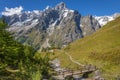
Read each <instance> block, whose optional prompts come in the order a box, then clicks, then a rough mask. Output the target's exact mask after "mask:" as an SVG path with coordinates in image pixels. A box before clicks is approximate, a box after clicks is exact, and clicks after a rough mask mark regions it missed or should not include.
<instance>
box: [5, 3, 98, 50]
mask: <svg viewBox="0 0 120 80" xmlns="http://www.w3.org/2000/svg"><path fill="white" fill-rule="evenodd" d="M3 19H4V20H5V22H7V23H8V25H9V26H10V27H9V28H8V29H7V30H8V31H10V32H11V33H13V36H14V37H15V39H16V40H18V41H19V42H21V43H23V44H29V45H31V46H33V47H34V48H35V49H40V48H41V47H47V46H48V47H50V46H51V47H53V46H54V47H62V46H63V45H67V44H69V43H71V42H73V41H74V40H77V39H80V38H82V37H84V36H87V35H90V34H92V33H93V32H95V31H96V30H98V29H99V28H100V25H99V23H98V21H97V20H95V19H94V17H92V16H81V14H80V13H79V12H78V11H76V10H70V9H68V8H67V7H66V5H65V3H63V2H61V3H60V4H58V5H57V6H55V7H54V8H51V7H47V8H46V9H44V11H39V10H34V11H32V12H29V11H25V12H22V13H20V14H13V15H11V16H5V15H3Z"/></svg>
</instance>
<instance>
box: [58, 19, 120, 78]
mask: <svg viewBox="0 0 120 80" xmlns="http://www.w3.org/2000/svg"><path fill="white" fill-rule="evenodd" d="M65 50H66V51H67V52H68V53H70V55H71V56H72V57H73V58H74V59H75V60H77V61H79V62H80V63H83V64H86V63H88V64H93V65H96V66H97V67H98V68H100V70H101V71H102V72H103V76H105V77H106V78H107V79H108V80H110V79H112V78H113V77H115V76H117V75H118V74H119V73H120V72H119V71H120V17H119V18H117V19H116V20H114V21H111V22H109V23H108V24H107V25H105V26H104V27H102V28H101V29H100V30H98V31H97V32H96V33H94V34H93V35H91V36H87V37H85V38H83V39H80V40H77V41H75V42H73V43H72V44H70V45H69V46H68V47H67V48H66V49H65ZM58 57H59V58H61V57H62V55H59V56H58ZM62 58H64V59H62ZM62 58H61V59H62V60H64V61H63V62H64V64H65V61H67V62H66V64H67V63H68V60H65V59H66V58H65V56H64V57H62ZM71 65H72V66H74V65H73V64H71ZM63 66H64V65H63ZM65 66H66V65H65Z"/></svg>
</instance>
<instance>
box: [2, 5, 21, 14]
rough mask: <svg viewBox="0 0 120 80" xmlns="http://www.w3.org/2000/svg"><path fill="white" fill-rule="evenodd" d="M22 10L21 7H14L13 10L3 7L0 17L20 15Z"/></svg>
mask: <svg viewBox="0 0 120 80" xmlns="http://www.w3.org/2000/svg"><path fill="white" fill-rule="evenodd" d="M22 10H23V7H22V6H19V7H15V8H8V7H5V11H4V12H2V15H4V16H11V15H14V14H20V13H21V12H22Z"/></svg>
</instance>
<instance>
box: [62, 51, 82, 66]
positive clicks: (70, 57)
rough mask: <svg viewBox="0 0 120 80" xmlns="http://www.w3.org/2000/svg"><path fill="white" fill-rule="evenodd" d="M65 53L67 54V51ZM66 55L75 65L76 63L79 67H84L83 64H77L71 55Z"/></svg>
mask: <svg viewBox="0 0 120 80" xmlns="http://www.w3.org/2000/svg"><path fill="white" fill-rule="evenodd" d="M64 52H65V51H64ZM65 54H66V55H67V56H68V57H69V59H70V60H71V61H72V62H73V63H75V64H77V65H79V66H84V65H83V64H81V63H79V62H77V61H76V60H74V59H73V58H72V56H71V55H70V54H69V53H67V52H65Z"/></svg>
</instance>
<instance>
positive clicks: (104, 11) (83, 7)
mask: <svg viewBox="0 0 120 80" xmlns="http://www.w3.org/2000/svg"><path fill="white" fill-rule="evenodd" d="M60 2H65V3H66V5H67V7H68V8H69V9H73V10H78V11H79V12H80V13H81V14H82V15H88V14H91V15H97V16H102V15H111V14H113V13H115V12H120V0H0V12H2V11H4V8H5V7H8V8H14V7H19V6H22V7H23V8H24V10H26V11H27V10H30V11H31V10H43V9H44V8H45V7H46V6H48V5H49V6H51V7H54V6H55V5H56V4H58V3H60Z"/></svg>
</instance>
